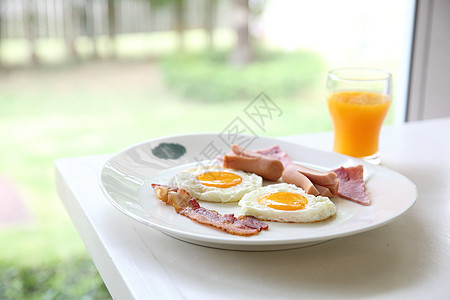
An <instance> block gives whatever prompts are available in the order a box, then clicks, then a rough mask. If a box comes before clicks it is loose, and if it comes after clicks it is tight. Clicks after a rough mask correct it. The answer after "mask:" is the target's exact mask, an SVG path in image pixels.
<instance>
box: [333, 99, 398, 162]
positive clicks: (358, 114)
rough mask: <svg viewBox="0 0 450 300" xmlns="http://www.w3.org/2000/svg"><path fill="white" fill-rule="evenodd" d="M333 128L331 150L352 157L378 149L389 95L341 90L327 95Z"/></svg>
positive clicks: (364, 154) (388, 103)
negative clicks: (332, 146)
mask: <svg viewBox="0 0 450 300" xmlns="http://www.w3.org/2000/svg"><path fill="white" fill-rule="evenodd" d="M327 102H328V109H329V111H330V115H331V119H332V121H333V128H334V151H336V152H339V153H342V154H346V155H350V156H353V157H366V156H370V155H373V154H375V153H377V152H378V137H379V135H380V129H381V125H382V124H383V120H384V118H385V116H386V114H387V111H388V109H389V105H390V104H391V98H390V97H389V95H385V94H380V93H372V92H363V91H343V92H335V93H332V94H330V95H329V96H328V98H327Z"/></svg>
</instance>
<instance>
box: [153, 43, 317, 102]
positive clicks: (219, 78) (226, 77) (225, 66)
mask: <svg viewBox="0 0 450 300" xmlns="http://www.w3.org/2000/svg"><path fill="white" fill-rule="evenodd" d="M255 52H256V54H255V62H254V63H252V64H250V65H248V66H245V67H236V66H232V65H230V64H229V63H228V56H229V53H228V52H226V51H220V52H219V51H216V52H203V53H195V54H192V53H188V54H186V53H184V54H173V55H169V56H166V57H165V58H164V60H163V62H162V69H163V72H164V77H165V79H166V82H167V83H168V84H169V85H170V86H171V87H172V88H173V89H174V90H176V91H177V92H179V93H180V94H181V95H183V96H184V97H187V98H189V99H195V100H202V101H205V102H214V101H230V100H236V99H241V100H242V99H244V100H245V99H251V98H252V97H254V95H258V94H259V93H260V92H261V91H266V92H267V93H270V95H272V97H276V98H280V97H292V96H294V95H296V94H297V93H299V92H301V91H303V92H305V91H308V90H311V89H315V88H316V87H317V83H318V82H320V79H321V78H320V77H321V76H322V75H323V72H324V71H325V68H324V64H323V62H322V60H321V58H320V56H318V55H317V54H315V53H312V52H307V51H298V52H293V53H283V52H279V51H273V50H272V51H267V50H265V51H261V50H259V51H255Z"/></svg>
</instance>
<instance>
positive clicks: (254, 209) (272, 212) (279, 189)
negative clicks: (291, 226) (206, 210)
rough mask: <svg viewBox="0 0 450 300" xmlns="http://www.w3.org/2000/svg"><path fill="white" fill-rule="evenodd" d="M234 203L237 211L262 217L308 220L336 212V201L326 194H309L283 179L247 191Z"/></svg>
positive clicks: (258, 217) (279, 220)
mask: <svg viewBox="0 0 450 300" xmlns="http://www.w3.org/2000/svg"><path fill="white" fill-rule="evenodd" d="M238 204H239V206H240V207H241V209H240V212H239V213H238V214H239V215H248V216H254V217H255V218H257V219H259V220H265V221H278V222H295V223H309V222H317V221H322V220H325V219H328V218H329V217H331V216H333V215H335V214H336V205H335V204H334V203H333V202H332V201H331V200H330V199H329V198H328V197H322V196H314V195H309V194H307V193H306V192H305V191H304V190H303V189H302V188H299V187H297V186H295V185H293V184H287V183H279V184H273V185H268V186H264V187H261V188H258V189H256V190H254V191H252V192H249V193H247V194H246V195H245V196H244V197H242V199H241V200H240V201H239V203H238Z"/></svg>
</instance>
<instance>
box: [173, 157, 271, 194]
mask: <svg viewBox="0 0 450 300" xmlns="http://www.w3.org/2000/svg"><path fill="white" fill-rule="evenodd" d="M220 171H225V172H230V173H234V174H236V175H238V176H240V177H241V178H242V182H240V183H239V184H237V185H235V186H231V187H228V188H219V187H213V186H206V185H203V184H202V183H201V182H200V181H199V180H198V179H197V175H200V174H203V173H206V172H220ZM262 182H263V179H262V177H260V176H258V175H256V174H251V173H246V172H243V171H239V170H233V169H228V168H222V167H219V166H207V167H202V166H201V167H196V168H193V169H189V170H186V171H183V172H181V173H179V174H177V175H175V178H174V180H173V183H174V185H175V186H176V187H178V188H182V189H184V190H185V191H186V192H188V193H189V194H190V195H191V196H192V197H195V198H197V199H199V200H203V201H209V202H222V203H224V202H237V201H239V200H240V199H241V198H242V196H244V195H245V194H246V193H248V192H250V191H253V190H255V189H257V188H259V187H261V186H262Z"/></svg>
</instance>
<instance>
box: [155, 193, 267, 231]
mask: <svg viewBox="0 0 450 300" xmlns="http://www.w3.org/2000/svg"><path fill="white" fill-rule="evenodd" d="M152 187H153V189H154V192H155V195H156V197H157V198H158V199H160V200H161V201H163V202H165V203H166V204H169V205H173V207H174V208H175V211H176V212H177V213H178V214H180V215H182V216H185V217H187V218H189V219H191V220H193V221H195V222H197V223H200V224H204V225H208V226H211V227H214V228H217V229H220V230H222V231H225V232H227V233H230V234H234V235H240V236H250V235H255V234H258V233H259V232H260V231H261V230H267V229H268V228H269V225H267V224H266V223H263V222H261V221H258V220H257V219H256V218H255V217H252V216H240V217H239V218H236V217H235V216H234V214H225V215H221V214H220V213H218V212H217V211H215V210H210V209H206V208H204V207H201V206H200V204H199V203H198V201H197V200H196V199H195V198H193V197H191V195H189V193H188V192H186V191H185V190H183V189H179V188H171V187H168V186H166V185H159V184H152Z"/></svg>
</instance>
